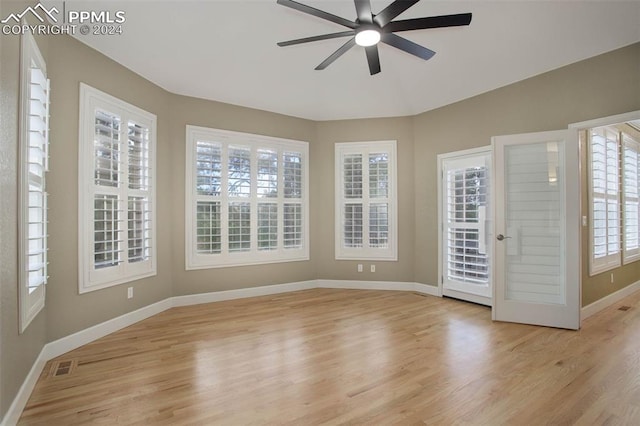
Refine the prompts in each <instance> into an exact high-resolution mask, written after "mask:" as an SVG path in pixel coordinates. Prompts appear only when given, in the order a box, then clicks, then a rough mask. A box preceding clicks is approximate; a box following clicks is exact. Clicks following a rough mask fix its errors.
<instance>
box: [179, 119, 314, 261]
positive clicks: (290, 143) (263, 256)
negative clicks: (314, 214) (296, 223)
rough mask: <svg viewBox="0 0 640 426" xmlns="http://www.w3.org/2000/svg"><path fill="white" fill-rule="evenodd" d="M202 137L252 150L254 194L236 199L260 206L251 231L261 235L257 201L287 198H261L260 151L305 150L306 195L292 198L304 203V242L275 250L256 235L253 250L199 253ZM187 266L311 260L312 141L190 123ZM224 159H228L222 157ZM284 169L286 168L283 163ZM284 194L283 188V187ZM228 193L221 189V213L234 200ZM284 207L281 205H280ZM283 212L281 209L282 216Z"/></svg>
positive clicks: (223, 232) (283, 201)
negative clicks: (198, 159)
mask: <svg viewBox="0 0 640 426" xmlns="http://www.w3.org/2000/svg"><path fill="white" fill-rule="evenodd" d="M199 140H208V141H215V142H217V143H220V144H221V145H222V146H223V149H224V150H226V149H227V148H228V147H229V146H234V147H247V148H249V149H250V152H251V170H252V171H251V173H252V174H251V195H250V196H248V197H245V198H244V199H243V200H238V199H235V198H234V197H231V198H234V201H237V202H247V203H251V205H252V206H254V205H255V206H256V210H255V212H256V213H253V211H254V210H253V209H252V213H251V216H250V217H251V228H250V229H251V235H257V205H258V203H259V202H260V200H264V203H276V204H277V205H278V206H284V204H286V200H287V198H284V197H283V196H282V195H279V196H278V197H277V198H259V197H257V193H256V183H257V175H256V172H255V167H256V164H257V161H256V160H257V156H256V153H257V151H258V150H260V149H277V150H279V151H282V152H285V151H287V150H294V151H296V152H299V153H300V154H302V163H303V166H302V197H301V198H292V199H291V200H292V202H293V203H294V204H300V205H302V209H303V212H302V220H303V224H302V246H301V247H300V248H296V249H285V248H283V247H279V248H278V249H275V250H263V251H260V250H258V249H257V247H256V244H255V239H254V238H252V239H251V249H250V250H249V251H242V252H232V253H229V252H224V251H223V252H222V253H212V254H204V253H197V251H196V246H195V242H196V231H195V225H196V220H195V214H196V209H197V207H196V203H197V201H198V195H197V189H196V179H197V177H196V174H197V167H196V163H195V162H196V156H195V148H196V146H197V145H196V144H197V142H198V141H199ZM185 150H186V156H185V270H187V271H189V270H198V269H212V268H226V267H235V266H250V265H264V264H272V263H288V262H299V261H308V260H309V258H310V257H309V248H310V237H309V167H310V163H309V144H308V143H307V142H304V141H297V140H292V139H284V138H276V137H271V136H263V135H256V134H250V133H243V132H235V131H230V130H221V129H214V128H208V127H201V126H194V125H187V126H186V139H185ZM222 161H223V163H224V161H225V160H224V159H223V160H222ZM279 169H280V170H282V169H281V168H280V167H279ZM222 182H226V177H225V176H223V178H222ZM279 193H280V194H282V192H281V191H279ZM222 194H225V189H224V188H223V189H222V191H221V196H220V197H219V198H218V200H219V202H220V203H221V213H220V214H221V215H224V212H225V211H226V212H228V207H222V205H223V203H225V202H226V203H227V206H228V204H229V203H230V200H229V198H230V197H229V196H228V195H222ZM279 210H281V209H279ZM281 215H282V214H281V213H279V216H281ZM279 223H280V222H279ZM227 232H228V231H227V230H226V229H224V228H222V229H221V239H222V240H223V244H224V238H225V236H226V235H227ZM282 235H283V232H282V230H279V231H278V236H279V239H280V240H281V239H282V238H280V237H281V236H282Z"/></svg>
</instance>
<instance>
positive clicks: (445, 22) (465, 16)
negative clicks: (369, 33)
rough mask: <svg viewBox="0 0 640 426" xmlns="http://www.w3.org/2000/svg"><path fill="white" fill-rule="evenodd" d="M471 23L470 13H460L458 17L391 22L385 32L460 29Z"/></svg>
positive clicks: (436, 17) (446, 16)
mask: <svg viewBox="0 0 640 426" xmlns="http://www.w3.org/2000/svg"><path fill="white" fill-rule="evenodd" d="M470 23H471V14H470V13H458V14H457V15H443V16H430V17H427V18H415V19H405V20H402V21H394V22H389V23H388V24H387V26H385V27H384V31H388V32H391V33H393V32H397V31H411V30H426V29H429V28H443V27H460V26H463V25H469V24H470Z"/></svg>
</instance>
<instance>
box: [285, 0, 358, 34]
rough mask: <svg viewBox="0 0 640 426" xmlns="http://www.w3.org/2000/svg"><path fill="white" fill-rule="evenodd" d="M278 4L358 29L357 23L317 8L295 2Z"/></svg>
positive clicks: (286, 1) (287, 0) (291, 0)
mask: <svg viewBox="0 0 640 426" xmlns="http://www.w3.org/2000/svg"><path fill="white" fill-rule="evenodd" d="M277 3H278V4H281V5H282V6H287V7H290V8H291V9H295V10H297V11H299V12H303V13H307V14H309V15H313V16H316V17H318V18H321V19H326V20H327V21H331V22H333V23H336V24H338V25H342V26H345V27H347V28H352V29H355V28H356V27H357V24H356V23H355V22H352V21H349V20H347V19H344V18H341V17H339V16H336V15H333V14H331V13H328V12H325V11H323V10H320V9H316V8H315V7H311V6H307V5H305V4H302V3H298V2H296V1H293V0H278V1H277Z"/></svg>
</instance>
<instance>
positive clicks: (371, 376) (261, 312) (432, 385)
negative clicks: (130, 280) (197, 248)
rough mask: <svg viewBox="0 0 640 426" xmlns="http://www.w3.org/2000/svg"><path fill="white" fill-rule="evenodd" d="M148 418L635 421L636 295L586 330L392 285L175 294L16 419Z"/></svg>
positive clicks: (47, 375)
mask: <svg viewBox="0 0 640 426" xmlns="http://www.w3.org/2000/svg"><path fill="white" fill-rule="evenodd" d="M622 304H624V305H627V306H630V307H631V309H629V310H627V311H621V310H618V309H617V307H618V306H619V305H622ZM61 361H62V362H64V361H73V363H72V365H73V368H72V369H71V373H70V374H68V375H61V376H55V375H54V373H55V370H52V369H53V367H55V366H56V363H58V362H61ZM141 423H148V424H160V425H162V424H167V425H169V424H170V425H192V424H193V425H195V424H197V425H203V424H207V425H209V424H223V425H262V424H284V425H300V424H305V425H308V424H326V425H338V424H376V425H380V424H443V425H444V424H446V425H449V424H460V425H467V424H468V425H475V424H481V425H500V424H505V425H520V424H527V425H538V424H539V425H545V424H613V425H618V424H620V425H623V424H630V425H631V424H640V294H635V295H632V296H630V297H628V298H626V299H625V300H624V301H622V302H620V303H618V304H617V305H616V306H612V307H611V308H609V309H607V310H604V311H602V312H600V313H599V314H596V315H594V316H593V317H591V318H589V319H588V320H586V321H585V323H584V324H583V328H582V329H581V330H579V331H568V330H558V329H552V328H544V327H534V326H527V325H521V324H509V323H495V322H492V321H491V313H490V310H489V309H488V308H486V307H482V306H478V305H473V304H469V303H464V302H459V301H453V300H448V299H439V298H434V297H424V296H421V295H418V294H413V293H406V292H394V291H365V290H340V289H313V290H306V291H300V292H294V293H285V294H279V295H273V296H263V297H257V298H251V299H242V300H232V301H226V302H218V303H211V304H203V305H196V306H188V307H180V308H173V309H170V310H168V311H165V312H162V313H160V314H158V315H156V316H154V317H152V318H149V319H147V320H144V321H141V322H139V323H137V324H135V325H133V326H131V327H128V328H125V329H123V330H120V331H118V332H116V333H113V334H111V335H109V336H106V337H104V338H102V339H99V340H96V341H95V342H93V343H90V344H88V345H85V346H83V347H81V348H78V349H76V350H74V351H71V352H69V353H67V354H64V355H62V356H61V357H58V358H56V359H54V360H51V361H49V363H47V365H46V366H45V368H44V370H43V372H42V375H41V377H40V378H39V380H38V383H37V385H36V387H35V389H34V391H33V394H32V395H31V398H30V399H29V401H28V403H27V406H26V408H25V410H24V412H23V414H22V417H21V418H20V421H19V424H20V425H81V424H141Z"/></svg>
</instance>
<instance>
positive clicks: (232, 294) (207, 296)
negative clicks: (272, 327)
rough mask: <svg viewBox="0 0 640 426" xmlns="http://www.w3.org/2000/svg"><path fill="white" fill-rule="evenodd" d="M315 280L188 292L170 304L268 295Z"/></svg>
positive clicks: (313, 284)
mask: <svg viewBox="0 0 640 426" xmlns="http://www.w3.org/2000/svg"><path fill="white" fill-rule="evenodd" d="M316 287H317V285H316V281H315V280H311V281H301V282H296V283H287V284H274V285H265V286H260V287H249V288H241V289H238V290H224V291H212V292H210V293H198V294H188V295H185V296H174V297H172V298H171V299H172V303H171V305H172V306H173V307H178V306H191V305H199V304H202V303H213V302H223V301H225V300H234V299H244V298H247V297H257V296H268V295H270V294H279V293H288V292H291V291H300V290H309V289H312V288H316Z"/></svg>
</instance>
